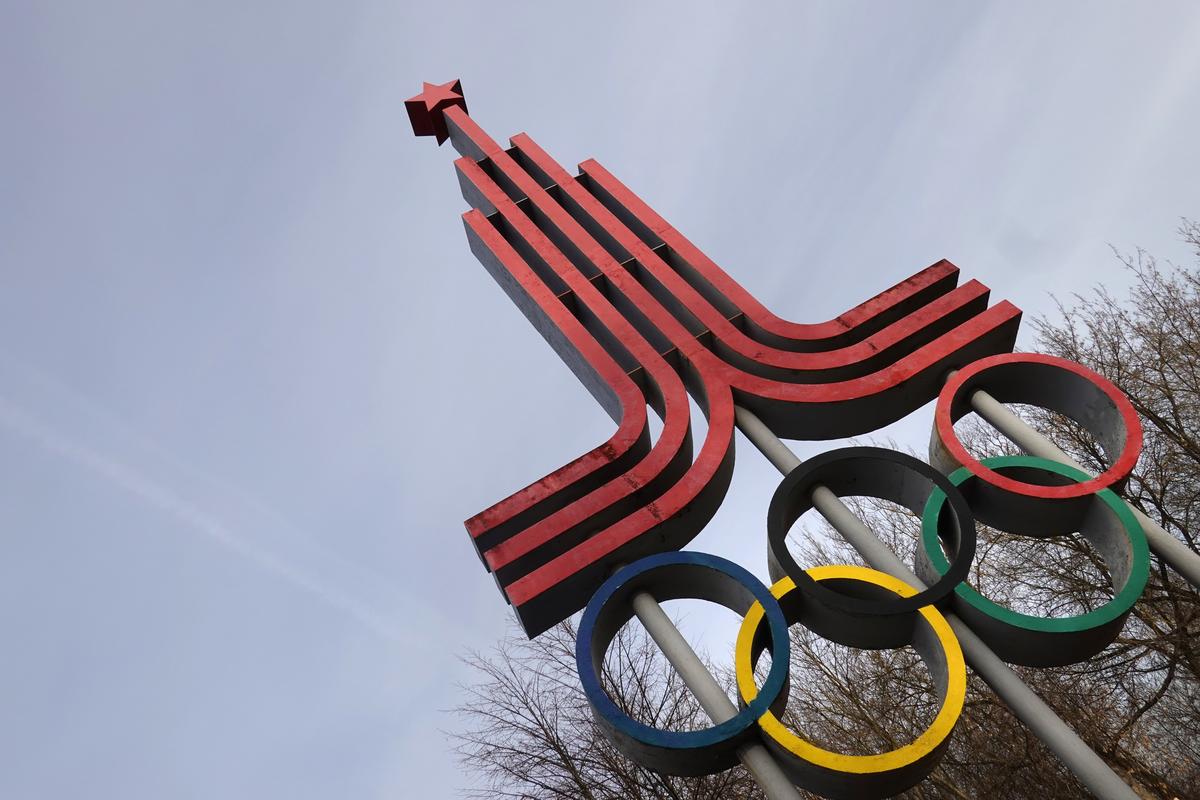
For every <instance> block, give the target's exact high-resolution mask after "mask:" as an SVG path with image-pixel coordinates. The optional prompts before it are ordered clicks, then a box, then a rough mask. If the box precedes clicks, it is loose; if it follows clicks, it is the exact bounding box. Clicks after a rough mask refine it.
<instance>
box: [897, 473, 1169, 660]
mask: <svg viewBox="0 0 1200 800" xmlns="http://www.w3.org/2000/svg"><path fill="white" fill-rule="evenodd" d="M982 463H983V465H984V467H986V468H987V469H988V470H989V471H990V472H994V473H996V474H999V475H1002V476H1003V475H1004V474H1005V473H1011V472H1014V471H1018V470H1019V471H1023V472H1024V473H1026V474H1032V473H1041V476H1044V478H1049V479H1060V480H1061V479H1065V480H1067V481H1070V482H1071V484H1072V485H1078V484H1081V483H1083V482H1085V481H1087V480H1088V476H1087V475H1086V474H1084V473H1083V472H1080V471H1079V470H1077V469H1075V468H1074V467H1069V466H1067V465H1066V464H1059V463H1057V462H1055V461H1047V460H1045V459H1041V458H1034V457H1032V456H1001V457H998V458H988V459H984V461H983V462H982ZM978 481H979V476H977V475H975V474H973V473H972V472H971V471H970V470H969V469H967V468H965V467H964V468H963V469H960V470H958V471H957V472H955V473H954V474H953V475H951V476H950V482H951V483H953V484H954V485H955V486H960V487H968V486H969V484H971V483H973V482H978ZM966 494H967V495H968V496H970V495H971V492H970V491H969V489H968V490H967V491H966ZM1089 502H1090V506H1089V508H1088V510H1087V512H1086V513H1085V514H1084V515H1083V522H1082V524H1081V525H1080V530H1079V532H1080V533H1081V534H1083V536H1084V537H1085V538H1086V539H1087V540H1088V542H1089V543H1091V545H1092V546H1093V547H1095V548H1096V550H1097V552H1098V553H1099V554H1100V557H1101V558H1102V559H1103V560H1104V565H1105V566H1106V567H1107V568H1108V571H1109V574H1110V575H1111V576H1112V580H1113V586H1114V588H1115V589H1116V592H1115V595H1114V596H1113V598H1112V599H1111V600H1109V601H1108V602H1107V603H1105V604H1103V605H1102V606H1100V607H1099V608H1096V609H1094V610H1092V611H1089V612H1087V613H1085V614H1078V615H1074V616H1067V617H1038V616H1032V615H1029V614H1021V613H1018V612H1016V611H1013V610H1012V609H1009V608H1006V607H1004V606H1002V605H1000V604H998V603H995V602H993V601H991V600H989V599H987V598H986V597H984V596H983V595H982V594H980V593H979V592H978V591H977V590H976V589H975V588H974V587H972V586H971V585H970V584H969V583H967V582H966V581H963V582H962V583H960V584H959V585H958V586H957V588H955V590H954V600H953V603H952V606H951V607H952V608H953V610H954V612H955V613H956V614H958V615H959V616H960V617H962V618H963V620H964V621H965V622H966V623H967V624H968V625H970V627H971V629H972V630H973V631H975V633H977V634H978V635H979V638H981V639H983V641H984V642H985V643H986V644H987V645H988V646H989V647H990V648H992V650H993V651H995V653H996V655H998V656H1000V658H1002V659H1004V660H1005V661H1008V662H1011V663H1013V664H1022V665H1025V666H1030V667H1058V666H1064V665H1066V664H1075V663H1078V662H1080V661H1084V660H1086V659H1088V658H1091V657H1092V656H1094V655H1095V654H1096V653H1099V652H1100V651H1101V650H1103V649H1104V648H1105V647H1107V646H1108V645H1109V644H1111V643H1112V642H1113V640H1114V639H1116V637H1117V635H1118V634H1119V633H1120V632H1121V628H1122V627H1123V626H1124V624H1125V618H1126V617H1128V616H1129V612H1130V611H1131V610H1132V609H1133V605H1134V603H1136V602H1137V600H1138V598H1139V597H1141V595H1142V591H1143V590H1144V589H1145V587H1146V581H1147V579H1148V578H1149V575H1150V551H1149V549H1148V547H1147V545H1146V536H1145V534H1144V533H1143V532H1142V527H1141V525H1139V524H1138V521H1137V519H1136V518H1135V517H1134V516H1133V512H1132V511H1131V510H1130V508H1129V506H1128V505H1127V504H1126V503H1125V501H1124V500H1122V499H1121V498H1119V497H1117V495H1116V494H1114V493H1113V492H1112V491H1110V490H1108V489H1101V490H1099V491H1097V492H1096V493H1095V494H1093V495H1091V496H1090V498H1089ZM944 504H945V497H944V496H943V495H942V494H941V491H940V490H938V491H935V492H934V493H933V494H932V495H931V496H930V498H929V502H928V504H927V505H926V506H925V513H924V514H923V515H922V518H921V545H922V546H921V548H919V549H918V551H917V552H918V558H917V563H916V568H917V574H918V575H920V576H921V579H922V580H925V581H932V580H936V579H937V578H939V577H940V576H942V575H944V574H945V573H946V571H947V569H948V568H949V566H950V564H949V562H947V560H946V556H945V554H944V553H943V552H942V548H941V545H940V544H939V540H938V533H937V529H938V524H939V521H940V520H941V514H942V509H943V508H944V507H945V505H944ZM1013 532H1014V533H1024V534H1026V535H1029V536H1037V537H1045V536H1047V535H1049V534H1047V533H1046V532H1045V531H1041V530H1035V531H1031V532H1026V530H1020V531H1013Z"/></svg>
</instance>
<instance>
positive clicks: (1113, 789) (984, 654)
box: [736, 406, 1138, 800]
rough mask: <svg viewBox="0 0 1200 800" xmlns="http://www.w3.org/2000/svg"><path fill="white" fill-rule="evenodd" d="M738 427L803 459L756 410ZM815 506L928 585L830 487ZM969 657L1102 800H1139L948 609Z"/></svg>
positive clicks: (893, 568) (763, 444)
mask: <svg viewBox="0 0 1200 800" xmlns="http://www.w3.org/2000/svg"><path fill="white" fill-rule="evenodd" d="M736 415H737V426H738V428H739V429H740V430H741V431H742V433H744V434H745V435H746V438H748V439H749V440H750V441H751V442H752V443H753V444H754V446H755V447H757V448H758V449H759V450H760V451H761V452H762V454H763V455H765V456H766V457H767V459H768V460H769V461H770V462H771V463H772V464H774V465H775V467H776V469H778V470H779V471H780V472H781V473H783V474H784V475H786V474H787V473H788V472H789V471H791V470H792V469H794V468H795V467H796V466H797V465H799V464H800V459H799V458H798V457H797V456H796V454H795V453H793V452H792V451H791V450H790V449H789V448H788V446H787V445H785V444H784V443H783V442H782V441H781V440H780V439H779V437H778V436H776V435H775V434H774V433H772V432H771V430H770V429H769V428H768V427H767V426H766V425H764V424H763V422H762V420H760V419H759V418H758V417H756V416H755V415H754V414H753V413H752V412H751V411H749V410H747V409H744V408H741V407H740V406H738V407H736ZM812 498H813V505H814V506H815V507H816V509H817V510H818V511H819V512H820V513H821V515H822V516H824V517H825V519H827V520H829V523H830V524H831V525H832V526H833V527H834V528H835V529H836V530H837V531H838V533H840V534H841V535H842V536H843V537H845V539H846V541H847V542H849V543H850V545H851V546H852V547H853V548H854V549H855V550H857V551H858V552H859V554H860V555H861V556H862V557H863V559H865V560H866V562H867V563H868V564H870V565H871V566H872V567H874V568H875V569H878V570H880V571H881V572H886V573H888V574H890V575H893V576H895V577H897V578H899V579H900V580H902V581H904V582H905V583H908V584H910V585H912V586H913V587H914V588H916V589H924V588H925V585H924V584H923V583H922V582H921V580H920V579H919V578H918V577H917V576H916V574H915V573H913V571H912V570H911V569H909V568H908V566H907V565H906V564H905V563H904V562H902V561H901V560H900V559H899V558H898V557H897V556H896V554H895V553H893V552H892V551H891V549H890V548H889V547H887V545H885V544H884V543H883V542H881V541H880V540H879V538H878V537H877V536H876V535H875V533H874V532H873V531H872V530H871V529H870V528H868V527H867V526H866V525H865V524H863V521H862V520H860V519H859V518H858V516H857V515H856V514H855V513H854V512H853V511H851V510H850V509H849V508H848V507H847V506H846V504H845V503H843V502H842V501H841V500H840V499H839V498H838V497H837V495H835V494H834V493H833V492H831V491H829V490H828V489H826V488H825V487H824V486H817V487H816V488H814V489H813V493H812ZM945 617H946V620H947V621H948V622H949V623H950V626H951V627H952V628H953V629H954V633H955V634H956V635H957V636H958V640H959V643H960V645H961V646H962V650H963V655H964V656H965V657H966V659H967V662H968V663H969V664H970V665H971V668H972V669H974V670H975V672H976V673H977V674H978V675H979V676H980V677H981V678H983V679H984V681H986V682H987V684H988V686H991V687H992V691H994V692H995V693H996V695H997V696H998V697H1000V699H1002V700H1003V701H1004V702H1005V703H1006V704H1007V705H1008V707H1009V708H1010V709H1012V712H1013V713H1014V714H1015V715H1016V716H1017V718H1018V719H1019V720H1021V721H1022V722H1023V723H1025V726H1026V727H1028V728H1029V730H1031V731H1033V733H1034V734H1035V735H1036V736H1037V737H1038V738H1039V739H1041V740H1042V741H1043V742H1044V743H1045V744H1046V746H1047V747H1049V748H1050V749H1051V750H1052V751H1053V752H1054V754H1055V755H1057V756H1058V758H1059V759H1060V760H1061V761H1062V762H1063V764H1064V765H1066V767H1067V769H1069V770H1071V772H1072V773H1074V774H1075V777H1077V778H1079V780H1080V782H1081V783H1083V785H1084V786H1086V787H1087V788H1088V789H1089V790H1091V792H1092V793H1093V794H1095V795H1096V797H1098V798H1101V800H1138V796H1137V794H1135V793H1134V791H1133V790H1132V789H1131V788H1129V786H1128V785H1127V784H1126V783H1125V782H1124V781H1122V780H1121V779H1120V778H1119V777H1117V774H1116V773H1115V772H1113V771H1112V768H1111V767H1109V766H1108V764H1106V763H1105V762H1104V759H1102V758H1100V756H1098V755H1096V753H1095V751H1093V750H1092V749H1091V748H1090V747H1088V746H1087V744H1086V743H1085V742H1084V741H1083V740H1082V739H1080V738H1079V734H1077V733H1075V731H1073V730H1072V729H1071V728H1070V726H1069V725H1067V724H1066V723H1065V722H1063V721H1062V719H1061V718H1060V717H1059V716H1058V715H1057V714H1055V713H1054V710H1053V709H1052V708H1050V706H1048V705H1046V703H1045V701H1044V700H1042V698H1040V697H1038V696H1037V694H1036V693H1035V692H1034V691H1033V690H1032V689H1030V688H1029V686H1028V685H1026V683H1025V682H1024V681H1023V680H1021V678H1020V677H1019V676H1018V675H1017V674H1016V673H1015V672H1013V671H1012V669H1010V668H1009V666H1008V665H1007V664H1005V663H1004V662H1003V661H1001V660H1000V658H999V656H997V655H996V654H995V653H993V652H992V650H991V648H989V647H988V646H987V645H986V644H984V643H983V641H982V640H981V639H980V638H979V637H978V636H976V635H975V633H974V632H973V631H972V630H971V629H970V628H969V627H967V625H966V623H964V622H963V621H962V620H961V619H959V618H958V617H957V616H955V615H954V614H950V613H946V614H945Z"/></svg>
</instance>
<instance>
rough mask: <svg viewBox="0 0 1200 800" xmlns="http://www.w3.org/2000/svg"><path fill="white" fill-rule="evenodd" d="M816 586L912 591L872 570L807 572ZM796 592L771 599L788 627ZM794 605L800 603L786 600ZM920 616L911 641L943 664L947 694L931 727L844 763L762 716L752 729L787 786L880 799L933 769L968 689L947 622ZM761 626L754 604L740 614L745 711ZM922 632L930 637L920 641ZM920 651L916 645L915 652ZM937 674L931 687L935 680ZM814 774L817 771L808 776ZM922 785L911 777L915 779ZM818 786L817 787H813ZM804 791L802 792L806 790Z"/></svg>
mask: <svg viewBox="0 0 1200 800" xmlns="http://www.w3.org/2000/svg"><path fill="white" fill-rule="evenodd" d="M806 571H807V573H808V574H809V575H810V576H811V577H812V578H813V580H816V581H826V580H839V579H841V580H853V581H860V582H863V583H867V584H872V585H874V586H877V587H881V588H883V589H886V590H888V591H890V592H893V593H895V594H897V595H900V596H901V597H910V596H912V595H914V594H916V593H917V590H916V589H914V588H912V587H911V586H909V585H908V584H906V583H904V582H903V581H901V580H899V579H898V578H894V577H892V576H891V575H886V574H884V573H882V572H878V571H876V570H873V569H867V568H866V567H856V566H824V567H814V568H812V569H809V570H806ZM795 589H796V585H795V583H794V582H793V581H792V579H791V578H784V579H782V580H780V581H778V582H777V583H776V584H775V585H774V586H772V587H771V594H772V595H774V596H775V598H776V599H778V600H779V601H780V604H781V605H782V606H783V608H784V612H785V614H786V615H787V617H788V622H789V623H794V622H796V621H797V619H796V614H795V613H792V612H794V610H795V609H796V608H797V606H796V603H795V602H792V603H788V602H785V600H787V599H788V595H789V593H791V592H793V591H795ZM792 599H793V600H795V599H798V598H792ZM916 613H917V614H919V615H920V616H919V618H918V626H917V628H916V629H914V630H915V633H914V637H913V638H914V644H918V640H920V639H922V638H924V639H925V641H926V642H928V643H930V644H931V647H927V648H925V649H927V650H933V652H931V653H925V652H922V653H921V656H922V658H923V659H924V660H925V661H926V663H927V664H929V665H931V666H932V665H933V663H934V662H941V663H940V664H938V666H942V664H944V669H945V678H944V682H945V686H944V688H943V687H941V686H939V687H938V688H939V689H940V690H941V694H942V704H941V708H940V709H939V711H938V714H937V716H936V717H935V718H934V720H933V723H932V724H931V725H930V726H929V727H928V728H927V729H926V730H925V731H924V732H923V733H922V734H921V735H920V736H918V737H917V738H916V739H915V740H914V741H912V742H910V743H909V744H907V745H904V746H903V747H899V748H897V749H895V750H890V751H888V752H885V753H878V754H875V755H865V756H857V755H847V754H844V753H836V752H833V751H830V750H826V749H824V748H822V747H818V746H817V745H815V744H813V743H812V742H809V741H807V740H805V739H803V738H801V737H800V736H798V735H796V734H795V733H793V732H792V731H791V730H789V729H788V728H787V727H785V726H784V725H783V723H782V722H780V721H779V719H778V717H776V716H775V714H773V713H772V712H770V711H767V712H766V713H765V714H763V715H762V716H761V717H759V720H758V724H759V728H760V729H761V730H762V733H763V734H764V737H765V739H766V740H767V743H768V745H770V746H771V749H772V750H774V751H776V752H777V753H779V754H780V755H781V756H782V757H783V758H784V759H785V760H786V761H788V762H790V766H791V767H792V769H791V770H790V771H791V772H793V773H797V772H799V773H800V774H799V775H794V776H793V780H796V778H800V780H798V781H797V782H798V783H799V784H800V785H804V784H806V783H807V784H809V785H812V787H813V788H814V789H816V790H818V791H822V792H824V793H828V794H830V795H832V796H839V795H840V796H851V797H866V796H869V795H872V796H884V795H886V794H888V793H891V792H892V790H893V789H896V788H897V787H901V788H906V787H903V785H904V784H906V785H912V784H913V783H915V782H916V781H915V780H912V779H913V778H914V777H915V778H916V780H920V777H924V774H925V773H928V772H929V770H931V769H932V768H933V766H934V765H935V764H936V761H937V757H938V756H939V755H940V753H941V750H942V749H943V748H944V747H945V746H946V744H948V742H949V738H950V734H951V733H952V732H953V730H954V726H955V724H956V723H957V722H958V718H959V716H960V714H961V713H962V708H963V701H964V698H965V696H966V689H967V667H966V663H965V662H964V661H963V655H962V649H961V648H960V647H959V644H958V638H957V637H956V636H955V635H954V631H953V630H951V628H950V625H949V623H947V622H946V618H945V617H943V616H942V614H941V612H939V611H938V610H937V609H936V608H934V607H933V606H924V607H922V608H920V609H918V611H917V612H916ZM762 619H763V607H762V604H760V603H755V604H754V605H753V606H751V608H750V610H749V611H748V612H747V613H746V616H745V618H744V619H743V621H742V626H741V629H740V630H739V631H738V637H737V645H736V650H735V654H734V663H735V669H736V675H737V684H738V691H739V693H740V694H741V699H742V702H743V703H750V702H752V701H753V700H754V698H755V697H757V696H758V686H757V684H756V683H755V681H754V664H755V662H756V660H757V656H758V655H759V653H761V648H759V651H758V652H755V647H754V645H755V640H756V638H758V636H759V627H760V624H761V622H762ZM922 621H923V623H924V625H920V622H922ZM921 628H924V630H925V631H927V632H928V633H931V634H932V637H928V636H927V635H925V636H924V637H923V635H922V633H921V630H920V629H921ZM921 649H922V648H921V646H920V645H918V650H919V651H920V650H921ZM936 672H937V671H936V670H935V682H937V683H940V682H941V681H937V680H936V678H937V675H936ZM813 767H815V768H816V769H815V770H814V769H813ZM918 775H919V776H920V777H917V776H918ZM814 784H816V785H814ZM806 788H807V787H806Z"/></svg>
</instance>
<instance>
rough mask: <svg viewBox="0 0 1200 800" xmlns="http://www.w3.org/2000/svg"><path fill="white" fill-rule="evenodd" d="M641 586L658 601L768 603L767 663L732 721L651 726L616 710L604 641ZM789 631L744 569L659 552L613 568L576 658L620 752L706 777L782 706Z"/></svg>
mask: <svg viewBox="0 0 1200 800" xmlns="http://www.w3.org/2000/svg"><path fill="white" fill-rule="evenodd" d="M638 591H651V592H652V593H653V595H654V598H655V599H656V600H659V601H664V600H676V599H680V598H694V599H701V600H709V601H711V602H714V603H719V604H721V605H723V606H725V607H726V608H729V609H731V610H732V611H734V612H735V613H737V614H743V615H744V614H745V613H746V612H747V611H749V610H750V608H751V606H756V607H758V608H760V609H764V608H765V609H766V611H765V615H766V618H767V622H768V628H769V631H770V636H771V654H772V662H771V670H770V673H769V674H768V676H767V680H766V682H765V683H764V684H763V690H762V693H761V694H760V695H758V696H757V697H755V698H754V699H753V701H752V702H749V703H747V704H746V706H745V708H743V709H742V710H741V711H740V712H739V713H738V714H737V715H736V716H734V717H733V718H732V719H729V720H726V721H725V722H722V723H720V724H718V725H714V726H712V727H710V728H704V729H702V730H696V731H665V730H660V729H658V728H653V727H651V726H649V725H646V724H644V723H641V722H638V721H637V720H635V719H633V718H631V717H629V716H628V715H627V714H625V713H624V712H622V711H621V710H620V709H619V708H617V706H616V704H615V703H614V702H613V701H612V699H611V698H610V697H609V696H608V694H607V692H605V691H604V687H603V686H602V685H601V683H600V677H599V676H600V673H601V670H602V667H603V665H604V656H605V653H606V652H607V650H608V645H609V644H610V643H611V642H612V640H613V637H614V636H616V634H617V631H619V630H620V629H621V626H622V625H624V624H625V623H626V622H628V621H629V619H630V618H631V617H632V616H633V608H632V606H631V605H630V600H631V598H632V597H633V595H634V594H635V593H636V592H638ZM761 616H762V612H760V617H761ZM787 628H788V626H787V622H785V621H784V616H783V611H782V610H781V609H780V607H779V605H778V603H776V602H775V598H774V596H772V594H771V592H770V591H769V590H768V589H767V587H766V586H764V585H763V584H762V583H761V582H760V581H759V580H758V579H757V578H755V577H754V576H753V575H751V574H750V573H749V572H748V571H746V570H745V569H744V568H742V567H740V566H738V565H737V564H735V563H733V562H732V561H727V560H725V559H723V558H718V557H716V556H711V555H707V554H704V553H689V552H671V553H662V554H659V555H653V556H647V557H646V558H643V559H641V560H640V561H637V562H635V563H633V564H631V565H629V566H627V567H624V568H622V569H620V570H618V571H617V572H616V573H615V574H614V575H613V576H612V577H611V578H609V579H608V580H607V581H605V582H604V584H603V585H602V586H601V587H600V588H599V589H598V590H597V591H596V594H595V595H594V596H593V597H592V599H591V601H590V602H589V603H588V605H587V609H586V610H585V611H584V612H583V619H582V620H581V621H580V623H579V632H578V636H577V638H576V642H575V662H576V666H577V668H578V669H579V678H580V680H581V681H582V683H583V691H584V694H586V695H587V699H588V702H589V703H590V704H591V706H592V712H593V714H594V715H595V717H596V721H597V723H598V724H599V725H600V727H601V728H602V729H603V731H604V732H605V733H606V734H607V735H608V737H609V739H611V740H612V742H613V743H614V744H616V746H617V749H619V750H620V751H621V752H622V753H624V754H625V755H626V756H628V757H630V758H632V759H634V760H635V761H637V762H638V763H640V764H642V765H643V766H645V767H649V768H650V769H654V770H657V771H659V772H663V773H666V774H668V775H711V774H714V773H716V772H721V771H722V770H725V769H728V768H729V767H732V766H733V765H734V764H736V763H737V760H738V756H737V750H738V748H739V747H740V746H741V745H742V744H744V743H745V742H747V741H748V740H751V739H753V738H754V737H755V736H756V731H757V726H756V722H757V720H758V718H759V717H761V716H762V715H763V714H765V713H767V712H768V711H769V710H770V708H771V706H772V705H773V704H775V703H776V702H779V703H780V704H781V706H782V705H783V704H786V703H787V673H788V663H789V660H790V653H791V645H790V640H789V638H788V629H787Z"/></svg>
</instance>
